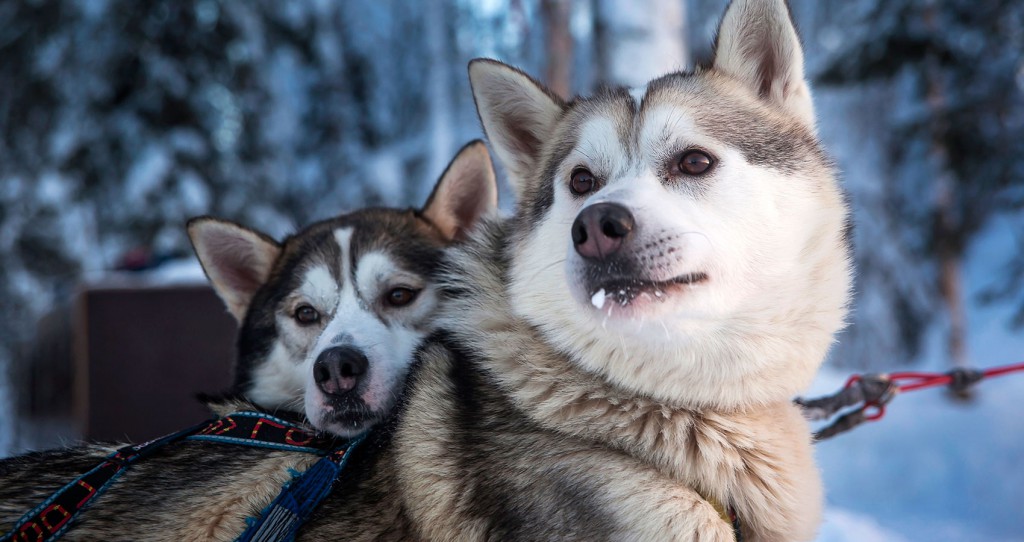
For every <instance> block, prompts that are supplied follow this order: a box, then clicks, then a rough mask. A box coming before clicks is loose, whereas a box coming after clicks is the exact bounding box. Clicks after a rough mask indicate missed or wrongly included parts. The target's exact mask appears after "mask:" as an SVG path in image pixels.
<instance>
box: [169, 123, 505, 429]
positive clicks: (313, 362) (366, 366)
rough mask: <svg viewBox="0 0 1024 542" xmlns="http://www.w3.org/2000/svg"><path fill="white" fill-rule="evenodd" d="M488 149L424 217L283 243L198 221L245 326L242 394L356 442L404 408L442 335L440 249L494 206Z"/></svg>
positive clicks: (210, 265) (218, 280)
mask: <svg viewBox="0 0 1024 542" xmlns="http://www.w3.org/2000/svg"><path fill="white" fill-rule="evenodd" d="M496 202H497V187H496V184H495V179H494V171H493V168H492V166H491V161H490V157H489V155H488V153H487V150H486V148H485V147H484V145H483V143H481V142H478V141H477V142H474V143H471V144H469V145H467V146H466V147H464V148H463V150H462V151H461V152H460V153H459V155H458V156H456V157H455V159H454V160H453V161H452V163H451V164H450V165H449V167H448V169H447V170H446V171H445V173H444V175H442V177H441V179H440V180H439V181H438V183H437V186H436V187H435V188H434V192H433V194H431V196H430V199H429V200H428V201H427V203H426V205H424V207H423V209H420V210H413V209H408V210H397V209H364V210H360V211H356V212H353V213H351V214H347V215H343V216H340V217H337V218H333V219H329V220H325V221H322V222H318V223H316V224H313V225H311V226H309V227H308V228H306V229H304V230H302V231H301V232H299V233H297V234H295V235H292V236H290V237H288V238H287V239H285V241H284V243H280V244H279V243H277V242H275V241H274V240H273V239H270V238H269V237H267V236H265V235H263V234H261V233H259V232H256V231H253V230H250V229H247V228H244V227H242V226H239V225H237V224H233V223H230V222H225V221H221V220H216V219H211V218H199V219H195V220H193V221H191V222H190V223H189V236H190V237H191V239H192V243H193V245H194V247H195V249H196V253H197V254H198V255H199V259H200V261H201V262H202V265H203V268H204V269H205V271H206V274H207V275H208V276H209V278H210V282H211V283H212V284H213V287H214V289H215V290H216V291H217V293H218V295H220V297H221V298H222V299H223V300H224V302H225V303H226V304H227V306H228V309H229V310H230V311H231V314H233V315H234V316H235V318H237V319H238V321H239V322H240V323H241V330H240V333H239V338H238V351H239V358H238V365H237V367H236V373H235V389H236V391H238V392H239V393H241V394H242V395H244V396H245V397H246V398H247V399H249V400H251V401H253V402H255V403H256V404H258V405H260V406H262V407H264V408H268V409H284V410H292V411H302V410H303V406H305V412H306V415H307V417H308V418H309V419H310V421H311V422H312V423H313V425H315V426H316V427H317V428H319V429H322V430H325V431H330V432H333V433H335V434H339V435H342V436H350V435H352V434H355V433H358V432H360V431H362V430H363V429H365V428H366V427H369V426H370V425H372V424H373V423H375V422H376V421H378V420H380V419H381V418H382V417H384V416H385V415H387V413H388V411H389V410H390V409H391V407H392V406H393V405H394V403H395V400H396V398H397V396H398V394H399V392H400V390H401V386H402V385H403V382H404V379H405V375H406V372H407V370H408V367H409V364H410V362H411V360H412V357H413V352H414V350H415V349H416V348H417V346H418V345H419V342H420V341H421V340H422V339H423V338H424V337H425V336H426V335H427V334H429V333H430V332H431V331H432V329H433V326H434V321H433V314H434V312H435V310H436V309H437V304H438V295H437V293H436V291H435V289H436V285H435V278H436V276H435V274H436V272H437V267H438V264H439V261H440V257H441V251H442V249H443V248H444V247H445V246H447V245H448V244H450V243H452V242H454V241H456V240H458V239H460V238H462V237H463V235H464V234H465V233H466V231H467V229H468V228H470V227H471V226H472V225H473V224H474V223H475V222H476V221H477V220H478V219H479V218H480V217H481V215H483V214H485V213H487V212H489V211H490V210H491V209H493V208H495V207H496Z"/></svg>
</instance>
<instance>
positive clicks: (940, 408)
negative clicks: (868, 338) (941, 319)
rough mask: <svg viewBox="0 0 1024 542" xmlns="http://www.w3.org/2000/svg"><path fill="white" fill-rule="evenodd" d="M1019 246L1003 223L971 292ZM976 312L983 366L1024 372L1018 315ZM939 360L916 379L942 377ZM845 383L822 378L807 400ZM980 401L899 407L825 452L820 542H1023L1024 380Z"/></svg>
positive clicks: (972, 268) (1000, 382)
mask: <svg viewBox="0 0 1024 542" xmlns="http://www.w3.org/2000/svg"><path fill="white" fill-rule="evenodd" d="M1012 235H1013V234H1012V230H1011V229H1010V228H1009V227H1008V225H1007V224H1006V223H1002V222H996V223H994V224H993V225H992V227H991V228H990V229H989V231H988V232H987V233H986V235H985V236H984V237H982V238H981V239H979V242H978V244H977V246H975V247H974V250H973V251H972V254H971V255H970V257H969V259H968V265H967V266H966V269H965V275H966V277H967V280H968V285H969V287H970V289H971V290H972V291H977V290H978V289H980V288H981V287H984V286H986V285H987V284H988V278H989V277H991V276H992V274H993V273H992V272H993V269H996V266H998V265H1000V263H1001V262H1002V261H1005V259H1006V258H1007V257H1008V256H1009V255H1010V254H1012V250H1013V249H1012V244H1010V243H1012ZM969 307H970V311H969V315H968V317H969V319H970V325H971V328H970V329H971V332H970V336H969V345H970V348H971V352H972V353H973V358H974V360H975V365H976V366H977V367H979V368H985V367H992V366H997V365H1006V364H1011V363H1018V362H1024V331H1022V330H1012V329H1009V328H1007V326H1006V322H1007V321H1008V320H1009V314H1010V311H1011V307H1009V306H1005V305H1002V306H1000V305H991V306H982V305H979V304H978V303H976V302H971V303H969ZM940 338H941V337H938V336H936V339H940ZM932 342H933V343H936V344H938V343H940V342H941V341H940V340H935V341H932ZM940 353H941V350H940V349H939V348H932V349H931V352H930V353H929V355H928V356H927V358H928V360H929V361H926V362H925V364H924V365H923V366H914V367H913V369H915V370H935V371H943V370H945V367H944V366H943V365H942V363H941V361H940V360H941V356H940V355H939V354H940ZM847 376H848V375H847V374H846V373H840V372H837V371H834V370H825V371H823V372H822V373H821V374H820V375H819V377H818V379H817V381H816V382H815V383H814V385H813V387H812V389H811V390H810V391H809V392H808V394H807V395H808V396H812V397H813V396H818V395H823V394H827V393H831V392H833V391H835V390H838V389H839V388H840V387H841V386H842V385H843V382H844V381H845V379H846V377H847ZM975 391H976V392H977V393H976V397H975V399H974V400H973V401H971V402H970V403H966V404H965V403H962V402H954V401H953V400H951V399H950V398H949V397H948V396H947V394H946V393H945V392H944V390H941V389H927V390H920V391H915V392H912V393H908V394H905V395H902V396H897V397H896V398H895V399H894V400H893V401H892V403H890V405H889V408H888V409H887V412H886V415H885V417H884V418H883V419H882V420H880V421H878V422H875V423H869V424H866V425H863V426H861V427H859V428H857V429H855V430H853V431H852V432H850V433H846V434H843V435H838V436H836V437H834V438H833V439H832V440H829V441H825V442H822V443H820V444H818V445H817V448H818V449H817V452H818V456H817V457H818V463H819V467H820V468H821V469H822V473H823V477H824V481H825V488H826V494H827V499H828V505H829V507H830V509H829V512H828V513H827V514H826V524H825V526H824V527H823V529H822V533H821V536H820V537H819V539H818V540H819V542H840V541H851V542H852V541H854V540H856V541H870V542H882V541H885V542H895V541H927V542H968V541H970V542H974V541H978V540H986V541H998V542H1010V541H1024V416H1021V412H1022V408H1021V404H1022V401H1024V373H1018V374H1011V375H1007V376H1004V377H1000V378H996V379H992V380H988V381H984V382H982V383H981V384H979V386H978V387H977V388H976V390H975Z"/></svg>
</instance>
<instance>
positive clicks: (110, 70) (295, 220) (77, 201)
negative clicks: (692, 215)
mask: <svg viewBox="0 0 1024 542" xmlns="http://www.w3.org/2000/svg"><path fill="white" fill-rule="evenodd" d="M790 3H791V5H792V7H793V10H794V17H795V19H796V21H797V23H798V25H799V26H800V30H801V33H802V37H803V40H804V44H805V49H806V55H807V68H808V73H809V78H810V79H811V80H812V84H813V86H814V89H815V98H816V104H817V108H818V113H819V117H820V131H821V135H822V137H823V138H824V139H825V140H826V142H827V145H828V148H829V149H830V150H831V152H832V153H833V155H834V157H835V158H836V161H837V162H838V164H839V166H840V168H841V170H842V171H843V173H844V179H845V183H846V188H847V190H848V192H849V193H850V199H851V203H852V206H853V208H854V209H855V213H856V230H855V241H856V246H857V263H858V283H857V289H858V298H857V303H856V307H855V311H854V313H853V315H852V317H851V322H852V325H851V327H850V328H849V330H848V331H846V332H844V334H843V335H842V336H841V337H840V342H839V344H838V345H837V348H836V349H835V351H834V353H833V356H832V359H831V360H830V364H829V368H828V369H827V370H825V371H824V372H823V373H822V375H821V377H820V378H819V381H818V382H817V383H816V384H815V388H814V389H813V390H812V391H811V392H810V393H811V394H814V393H827V392H831V391H834V390H835V389H836V388H838V387H839V385H840V384H841V383H842V381H843V380H844V379H845V376H846V375H847V374H849V373H850V372H853V371H862V370H871V371H880V370H889V369H892V368H895V367H903V366H912V367H914V368H915V369H927V370H946V369H948V368H949V367H950V366H952V365H956V364H961V365H971V366H983V367H984V366H992V365H1000V364H1007V363H1013V362H1018V361H1024V332H1022V330H1021V327H1020V326H1021V324H1024V250H1022V249H1024V235H1022V233H1024V212H1022V208H1024V3H1022V2H1019V1H1011V0H1002V1H1000V0H980V1H969V0H943V1H941V2H940V1H937V0H849V1H845V2H819V1H817V0H791V2H790ZM724 5H725V0H484V1H471V0H425V1H423V2H402V1H398V0H373V1H371V0H366V1H355V0H353V1H331V0H291V1H289V2H278V1H276V0H253V1H246V2H243V1H227V0H221V1H218V0H153V1H149V2H132V1H130V0H21V1H8V2H0V262H2V263H0V319H2V320H0V321H2V322H3V324H2V325H0V409H3V410H4V411H7V412H16V413H21V412H23V411H25V410H26V409H27V408H28V407H26V406H25V405H26V401H27V398H26V397H24V394H15V393H13V392H12V390H16V389H17V390H22V389H25V386H24V379H25V375H26V374H29V373H31V372H32V363H33V360H35V359H36V358H37V357H38V356H35V355H34V354H35V353H38V352H39V350H40V348H43V349H44V350H45V348H46V347H47V345H46V344H43V345H42V346H41V345H40V344H39V341H38V340H37V339H36V337H37V335H38V333H37V330H40V329H48V328H52V327H54V326H56V327H57V328H60V326H61V325H66V322H64V321H62V320H61V316H60V315H61V314H64V313H66V310H65V311H64V312H63V313H62V311H61V307H66V306H67V304H68V302H69V300H70V298H71V296H72V294H73V292H74V291H75V288H76V287H77V286H78V285H79V284H81V283H82V281H89V280H96V279H98V278H102V277H106V276H108V275H110V274H111V273H115V272H119V271H118V270H122V269H127V268H138V267H146V266H150V265H155V264H156V263H159V262H162V261H165V260H166V261H170V262H172V263H171V264H170V266H171V267H168V266H164V267H162V268H158V270H157V271H156V272H157V273H162V274H163V275H164V276H165V277H177V278H180V277H182V276H185V277H189V276H191V277H192V278H193V279H196V278H198V277H197V275H196V274H195V266H194V264H190V263H188V261H187V260H186V261H184V262H182V261H181V260H180V259H181V258H186V259H187V258H189V257H190V252H189V249H188V244H187V240H186V238H185V235H184V229H183V224H184V221H185V220H186V219H187V218H188V217H190V216H194V215H198V214H206V213H209V214H215V215H218V216H221V217H225V218H229V219H233V220H238V221H241V222H243V223H246V224H250V225H252V226H254V227H257V228H260V229H262V230H265V231H267V232H268V233H270V234H272V235H275V236H278V237H280V236H282V235H284V234H286V233H288V232H290V231H293V230H294V229H295V228H296V227H297V226H299V225H302V224H305V223H308V222H310V221H312V220H314V219H317V218H323V217H326V216H330V215H332V214H335V213H338V212H340V211H343V210H348V209H352V208H355V207H358V206H361V205H365V204H382V203H386V204H389V205H392V204H394V205H414V204H419V203H420V202H422V200H423V199H424V198H425V197H426V195H427V193H428V191H429V188H430V186H431V184H432V183H433V181H434V179H435V178H436V176H437V175H438V174H439V173H440V172H441V170H442V169H443V167H444V165H445V164H446V163H447V161H448V159H449V158H450V157H451V155H452V154H453V153H454V151H455V150H456V149H457V148H458V147H459V146H461V145H462V144H463V143H464V142H466V141H468V140H469V139H472V138H475V137H480V135H481V133H480V129H479V127H478V124H477V119H476V116H475V112H474V110H473V105H472V99H471V97H470V95H469V87H468V84H467V81H466V75H465V66H466V62H467V61H468V60H469V59H471V58H473V57H477V56H491V57H496V58H500V59H502V60H505V61H507V62H510V63H513V64H516V65H519V66H521V67H523V68H524V69H526V70H527V71H528V72H530V73H532V74H535V75H537V76H538V77H539V78H541V79H543V80H545V81H547V82H549V83H550V84H551V85H552V87H553V88H555V89H556V90H558V91H559V92H562V93H586V92H589V91H591V90H592V89H594V88H595V87H596V86H598V85H601V84H636V83H640V82H643V81H645V80H646V79H649V78H650V77H653V76H656V75H659V74H660V73H663V72H665V71H669V70H672V69H675V68H682V67H686V66H692V65H693V60H692V59H694V58H706V57H707V54H708V51H709V50H710V43H711V40H712V34H713V32H714V29H715V26H716V24H717V20H718V18H719V17H720V15H721V13H722V11H723V9H724ZM504 196H505V198H504V200H505V202H506V205H507V204H508V202H509V198H508V197H507V193H506V194H504ZM55 308H56V310H55ZM1021 397H1024V376H1021V377H1016V378H1014V377H1007V378H1004V379H999V380H993V381H991V382H987V383H985V384H984V385H982V386H981V387H980V388H978V390H977V393H976V394H975V396H974V397H973V399H972V400H971V401H968V402H963V401H952V400H950V399H949V398H948V397H947V395H946V394H945V393H943V392H941V391H934V390H930V391H922V392H919V393H915V394H912V395H907V396H904V397H899V398H898V399H897V400H896V401H895V402H894V403H893V404H892V406H891V408H890V411H889V414H888V415H887V417H886V418H885V419H884V420H883V421H881V422H878V423H876V424H873V425H870V426H866V427H863V428H860V429H858V430H857V431H855V432H853V433H851V434H848V435H843V436H840V437H837V438H836V439H835V440H834V441H829V442H825V443H822V444H820V445H819V457H820V463H821V467H822V469H823V472H824V476H825V480H826V484H827V491H828V498H829V506H830V508H829V512H828V517H827V522H826V525H825V527H824V529H823V532H822V536H821V540H823V541H824V540H827V541H833V542H834V541H840V540H850V541H853V540H857V541H867V542H871V541H896V540H915V541H916V540H922V541H967V540H1000V541H1010V540H1024V504H1022V503H1024V418H1022V417H1021V416H1020V415H1019V411H1020V406H1019V405H1020V399H1019V398H1021ZM37 400H38V399H37ZM10 420H11V417H5V420H4V421H3V422H0V455H2V454H4V453H13V452H15V451H18V450H20V449H23V448H24V446H25V445H26V443H25V442H22V441H17V440H15V439H14V438H13V435H12V433H13V431H12V427H13V426H14V424H13V423H11V421H10Z"/></svg>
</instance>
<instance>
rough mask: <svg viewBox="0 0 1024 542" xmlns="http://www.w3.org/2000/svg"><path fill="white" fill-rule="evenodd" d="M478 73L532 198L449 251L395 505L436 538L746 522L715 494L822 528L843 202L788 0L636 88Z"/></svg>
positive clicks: (502, 152)
mask: <svg viewBox="0 0 1024 542" xmlns="http://www.w3.org/2000/svg"><path fill="white" fill-rule="evenodd" d="M469 72H470V80H471V83H472V87H473V94H474V97H475V100H476V104H477V108H478V112H479V114H480V118H481V120H482V123H483V127H484V130H485V132H486V133H487V135H488V138H489V139H490V142H491V144H492V146H493V149H494V151H495V152H496V153H497V155H498V156H499V158H500V160H501V162H502V163H503V165H504V166H505V168H506V170H507V172H508V174H509V181H510V183H511V184H512V186H513V188H514V190H515V192H516V194H517V196H518V205H517V209H516V213H515V216H514V217H513V218H511V219H510V220H507V221H495V222H491V223H488V224H487V225H486V226H485V227H483V228H482V230H481V231H480V233H479V234H478V235H477V236H475V237H474V239H473V240H472V242H471V243H469V244H468V245H466V246H465V247H463V248H458V249H455V250H453V251H451V255H450V257H449V268H450V269H449V277H448V286H447V293H448V295H449V296H450V297H451V301H450V302H449V303H446V308H445V309H444V311H443V313H444V314H445V320H444V324H443V328H444V329H445V330H446V331H445V333H440V334H437V335H435V337H434V338H433V339H432V340H431V341H428V343H427V346H426V347H425V348H424V350H423V352H422V354H421V355H420V359H419V363H420V367H419V369H418V370H417V372H415V373H414V374H413V375H412V376H411V377H410V383H409V387H408V391H407V396H406V398H405V400H404V404H403V405H402V415H401V417H400V418H399V419H398V421H397V422H396V425H395V429H394V438H393V441H392V444H391V447H390V448H388V449H387V450H386V451H385V452H386V453H385V454H384V455H383V459H381V461H380V462H379V463H378V464H377V465H376V466H375V467H374V468H375V472H376V473H377V474H376V475H375V476H376V477H377V478H376V480H377V483H379V484H386V483H393V484H394V485H395V491H396V492H397V496H396V497H395V500H396V501H397V503H392V505H390V507H389V508H387V510H388V513H389V514H397V517H400V518H402V522H404V524H406V525H407V528H408V530H409V532H407V533H406V534H405V536H410V537H419V538H423V539H432V540H499V539H500V540H537V539H545V540H581V539H586V540H715V541H725V540H732V539H733V532H732V528H731V526H730V525H729V524H728V523H727V522H726V521H724V520H723V519H722V518H721V517H720V514H719V513H718V512H717V511H716V509H715V506H713V504H712V502H713V501H718V502H719V503H724V504H726V505H728V506H731V507H732V508H733V509H734V510H735V512H736V513H737V514H738V516H739V518H740V520H741V524H742V530H743V535H744V539H745V540H748V541H797V540H810V539H812V538H813V537H814V535H815V532H816V530H817V528H818V525H819V523H820V519H821V510H822V505H823V502H822V500H823V497H822V487H821V482H820V479H819V475H818V472H817V468H816V467H815V464H814V460H813V453H812V446H811V434H810V432H809V430H808V427H807V425H806V423H805V422H804V420H803V418H802V416H801V413H800V412H799V410H798V409H797V408H796V407H795V406H794V405H793V404H792V403H791V401H790V400H791V397H792V396H793V395H794V394H796V393H797V392H798V391H800V390H801V389H803V388H804V387H805V386H806V385H807V384H808V383H809V382H810V380H811V378H812V377H813V375H814V373H815V371H816V370H817V368H818V367H819V366H820V364H821V363H822V361H823V359H824V357H825V355H826V352H827V350H828V348H829V346H830V344H831V343H832V341H833V336H834V334H835V332H836V331H837V330H839V329H840V328H841V327H842V325H843V321H844V316H845V312H846V306H847V300H848V294H849V289H850V280H851V269H850V257H849V246H848V243H847V240H846V236H845V232H846V229H847V220H848V211H847V208H846V206H845V203H844V199H843V196H842V193H841V190H840V187H839V185H838V181H837V180H836V176H835V172H834V171H833V167H832V165H831V163H830V161H829V160H828V158H827V157H826V155H825V153H824V151H823V150H822V148H821V146H820V143H819V142H818V140H817V138H816V135H815V126H814V122H815V120H814V119H815V117H814V112H813V106H812V103H811V99H810V93H809V89H808V87H807V84H806V82H805V80H804V75H803V58H802V51H801V47H800V44H799V41H798V38H797V34H796V31H795V29H794V28H793V25H792V22H791V19H790V15H789V13H788V8H787V6H786V4H785V3H784V1H783V0H734V1H733V3H732V4H731V5H730V6H729V8H728V9H727V11H726V14H725V16H724V18H723V20H722V23H721V26H720V29H719V34H718V40H717V44H716V50H715V59H714V61H713V63H712V65H711V66H708V67H703V68H699V69H697V70H696V71H694V72H692V73H675V74H670V75H666V76H664V77H661V78H658V79H655V80H653V81H651V82H650V83H649V84H648V85H647V86H646V87H645V88H642V89H634V90H632V91H629V90H626V89H621V90H609V91H605V92H602V93H599V94H597V95H596V96H593V97H589V98H577V99H574V100H572V101H568V102H566V101H564V100H562V99H561V98H560V97H558V96H556V95H554V94H553V93H552V92H550V91H548V90H547V89H545V88H544V87H543V86H542V85H540V84H539V83H537V82H536V81H534V80H532V79H531V78H530V77H528V76H527V75H525V74H523V73H522V72H519V71H518V70H516V69H514V68H511V67H508V66H506V65H503V64H500V63H498V62H495V61H489V60H478V61H474V62H472V63H471V64H470V68H469ZM310 415H311V416H313V413H311V414H310ZM357 512H358V513H360V514H363V515H362V516H360V517H366V516H367V514H369V512H368V511H365V510H363V511H357ZM334 513H335V514H337V516H335V521H336V523H337V522H341V523H340V524H344V523H345V522H346V521H347V520H345V519H338V518H344V517H345V515H346V514H348V513H349V511H346V510H335V511H334ZM352 513H356V512H352ZM324 518H325V520H327V516H324ZM348 527H349V528H350V529H353V530H356V531H358V525H357V524H356V522H349V524H348ZM348 532H353V531H352V530H350V531H348ZM359 538H365V539H372V538H374V536H373V533H365V532H364V533H361V536H359Z"/></svg>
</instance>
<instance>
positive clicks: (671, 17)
mask: <svg viewBox="0 0 1024 542" xmlns="http://www.w3.org/2000/svg"><path fill="white" fill-rule="evenodd" d="M594 17H595V23H594V44H595V47H596V49H597V50H596V56H597V62H598V73H597V79H598V84H604V85H611V86H627V87H638V86H641V85H644V84H646V83H647V82H648V81H650V80H651V79H653V78H655V77H658V76H660V75H664V74H666V73H670V72H673V71H678V70H681V69H684V68H685V67H686V66H687V62H686V59H687V58H688V54H689V52H688V51H687V48H686V40H685V37H686V34H685V32H686V17H685V11H684V8H683V0H594Z"/></svg>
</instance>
